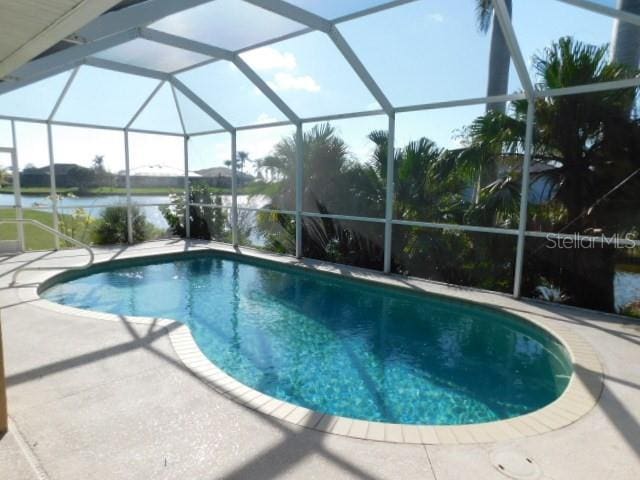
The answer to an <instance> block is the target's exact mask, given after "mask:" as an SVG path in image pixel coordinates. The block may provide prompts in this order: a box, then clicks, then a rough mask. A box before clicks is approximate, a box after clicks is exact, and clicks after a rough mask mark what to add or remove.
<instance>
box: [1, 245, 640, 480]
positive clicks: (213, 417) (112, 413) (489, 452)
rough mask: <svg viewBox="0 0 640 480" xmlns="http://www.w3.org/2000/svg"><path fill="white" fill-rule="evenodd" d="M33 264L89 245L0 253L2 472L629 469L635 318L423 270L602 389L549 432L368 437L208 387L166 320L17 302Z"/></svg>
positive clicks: (635, 404)
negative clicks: (487, 306) (506, 320)
mask: <svg viewBox="0 0 640 480" xmlns="http://www.w3.org/2000/svg"><path fill="white" fill-rule="evenodd" d="M210 245H215V246H216V248H223V249H227V250H228V249H229V247H228V246H225V247H222V246H220V245H218V244H210ZM207 246H208V245H206V244H205V245H203V244H193V246H192V247H190V246H188V245H186V244H185V243H184V242H181V241H160V242H149V243H146V244H142V245H138V246H134V247H129V248H123V249H96V253H97V258H98V260H102V261H105V260H110V259H114V258H126V257H130V256H139V255H146V254H151V255H153V254H160V253H165V252H179V251H184V250H188V249H190V248H193V247H195V248H202V247H207ZM30 261H33V262H37V263H33V265H42V264H48V265H50V266H52V267H67V266H70V265H74V264H75V265H80V264H82V263H83V262H85V261H86V254H84V253H80V252H78V251H63V252H56V253H46V254H45V253H44V252H34V253H28V254H23V255H21V256H19V257H13V258H8V259H5V260H4V261H2V262H0V305H1V306H2V326H3V335H4V343H5V357H6V358H5V364H6V369H7V383H8V386H9V390H8V393H9V414H10V417H11V422H10V430H9V433H8V434H7V435H5V436H4V437H3V438H2V439H0V478H3V479H4V478H9V479H13V478H15V479H29V478H54V479H55V478H64V479H67V478H83V479H85V478H141V479H147V478H190V479H191V478H274V477H279V478H280V477H282V478H372V479H374V478H375V479H377V478H394V479H398V478H422V479H429V478H437V479H454V478H462V479H464V478H471V479H485V478H487V479H492V478H496V479H499V478H502V479H504V478H508V477H505V475H504V474H503V473H501V472H500V471H499V470H498V468H497V467H495V466H494V464H493V463H496V462H497V461H498V460H500V459H503V460H504V459H506V461H504V462H503V463H505V465H506V467H507V469H509V468H510V467H513V469H514V470H515V469H516V468H517V467H520V468H523V469H524V470H523V472H524V471H525V470H529V471H530V472H533V473H532V474H531V475H533V476H530V477H527V478H554V479H564V478H581V479H589V478H594V479H604V478H607V479H609V478H612V479H614V478H615V479H625V478H629V479H632V478H633V479H636V478H638V477H640V322H633V321H632V320H631V319H626V318H624V317H616V316H608V315H602V314H597V313H594V312H588V311H583V310H578V309H571V308H563V307H558V306H552V305H547V304H541V303H537V302H519V301H515V300H513V299H511V298H509V297H507V296H504V295H498V294H490V293H486V292H479V291H476V290H471V289H465V288H457V287H449V286H443V285H439V284H433V283H428V282H420V284H421V285H422V284H425V285H427V287H426V288H427V289H428V290H430V291H434V292H437V293H446V294H450V295H453V296H462V297H464V298H468V299H477V300H481V301H484V302H488V303H492V304H494V305H498V306H502V307H503V308H505V309H507V310H511V311H514V312H515V313H520V314H523V313H526V314H527V315H536V316H538V317H540V319H541V321H542V322H544V323H546V324H548V325H550V326H551V328H557V329H558V330H567V331H569V332H570V334H575V335H576V336H577V337H579V338H584V339H585V340H586V343H587V344H588V345H591V348H593V350H594V351H595V353H596V356H597V358H598V359H599V363H601V364H602V367H603V370H604V389H603V390H602V393H601V394H600V393H599V392H596V391H594V393H593V395H594V396H595V397H597V398H594V399H593V401H594V402H595V401H597V404H595V407H593V408H591V409H590V410H589V411H588V413H586V414H585V415H583V416H581V417H580V418H579V419H577V420H575V421H572V423H570V424H569V425H567V426H564V427H563V428H560V429H557V430H554V431H549V432H547V433H540V434H532V435H531V436H522V437H521V438H511V439H507V438H508V437H500V436H499V435H498V436H496V437H495V438H487V439H484V442H483V443H469V444H465V443H464V442H465V439H464V438H457V437H454V438H452V439H451V441H450V442H427V443H429V444H427V445H422V444H401V443H390V442H376V441H371V440H364V439H356V438H348V437H344V436H340V435H335V434H331V433H326V432H320V431H316V430H312V429H308V428H303V427H301V426H299V425H296V424H293V423H290V422H283V421H280V420H278V419H275V418H273V417H270V416H266V415H264V414H262V413H259V412H257V411H254V410H251V409H250V408H246V407H243V406H241V405H240V404H238V403H237V402H235V401H233V400H231V399H229V398H227V397H225V396H224V395H221V394H220V393H218V392H217V391H215V390H214V389H212V388H210V386H209V385H207V384H206V383H205V382H203V381H201V379H200V378H197V377H196V376H195V375H194V374H193V372H192V371H191V370H189V369H188V368H186V367H185V365H184V364H183V363H182V362H181V360H180V357H179V356H178V355H177V354H176V350H175V349H174V346H173V345H172V343H171V340H170V336H171V335H175V334H176V332H177V330H178V328H176V327H174V326H173V325H175V324H167V323H166V322H163V321H160V320H158V321H156V322H153V321H152V322H137V321H136V320H135V319H126V318H120V319H116V321H114V319H113V318H111V319H108V320H107V319H106V318H105V319H102V320H101V319H98V318H95V317H96V315H95V314H90V313H85V312H82V311H78V310H73V311H71V309H68V310H65V309H64V308H61V309H52V308H50V305H45V303H49V302H45V301H42V300H37V299H33V298H30V297H29V295H27V294H26V292H28V291H33V289H34V286H35V285H37V284H38V283H39V282H41V281H42V279H43V278H46V277H49V276H51V273H52V271H24V272H22V273H20V275H19V277H18V287H17V288H10V287H9V283H10V281H11V271H12V269H15V268H16V267H17V266H19V265H21V264H22V263H24V262H30ZM341 269H342V267H341ZM61 270H63V268H61V269H60V271H61ZM343 270H344V272H343V273H349V269H347V268H345V269H343ZM176 348H178V347H176ZM178 350H179V348H178ZM526 458H529V459H530V460H531V461H532V462H533V463H532V464H527V465H524V463H522V462H525V463H527V462H526V461H525V459H526ZM516 464H517V465H516ZM523 465H524V466H523ZM530 465H533V466H530ZM534 467H535V468H534ZM536 471H537V472H538V474H537V476H536ZM5 472H6V473H8V476H7V475H5Z"/></svg>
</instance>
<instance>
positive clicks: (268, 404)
mask: <svg viewBox="0 0 640 480" xmlns="http://www.w3.org/2000/svg"><path fill="white" fill-rule="evenodd" d="M207 249H211V248H207ZM213 250H214V251H215V250H216V249H213ZM223 252H225V253H229V251H228V250H226V249H225V250H223ZM166 253H167V252H159V253H158V254H157V255H158V256H160V255H164V254H166ZM247 253H249V255H248V256H252V257H254V258H260V259H263V260H276V262H277V263H288V264H293V262H291V261H289V260H288V259H286V260H285V261H284V262H283V259H282V257H280V256H272V255H269V254H266V253H263V252H255V251H250V252H247ZM141 256H145V257H148V256H156V255H149V254H148V253H145V254H144V255H139V256H138V255H131V256H129V255H127V258H139V257H141ZM241 256H242V255H241ZM104 261H109V260H103V261H99V262H97V263H103V262H104ZM304 267H305V268H318V269H322V270H324V271H333V273H335V274H338V275H345V276H346V274H345V273H344V271H345V269H347V271H348V272H349V276H351V277H352V278H356V277H358V276H361V277H362V278H363V277H365V276H366V278H365V279H366V280H367V281H375V282H377V283H379V284H381V285H389V284H394V285H396V286H398V285H399V286H401V287H404V288H407V285H404V284H403V282H399V281H397V280H395V281H394V279H393V277H388V276H384V275H382V274H376V273H371V272H366V274H365V275H362V274H361V273H359V271H358V269H350V268H348V267H343V266H340V268H339V269H336V268H335V266H332V265H331V264H323V263H321V262H314V265H308V264H307V265H304ZM336 270H337V271H336ZM59 274H60V272H54V273H52V272H48V274H47V275H46V278H43V279H42V280H41V282H39V285H38V286H33V287H29V288H18V289H17V290H18V292H17V294H18V298H19V299H20V300H22V301H29V302H34V305H35V306H38V307H39V308H43V309H47V310H52V311H56V312H58V313H66V314H70V315H75V316H82V317H88V318H94V319H101V320H111V321H118V322H122V321H127V322H132V323H143V324H151V323H153V324H155V325H159V326H162V327H164V328H166V329H167V331H168V334H169V338H170V340H171V344H172V346H173V348H174V350H175V352H176V354H177V356H178V357H179V358H180V360H181V361H182V362H183V363H184V365H185V366H186V367H187V368H189V369H190V370H191V371H192V372H193V373H194V374H195V375H196V376H197V377H199V378H200V379H202V380H203V381H205V382H206V383H207V384H209V385H210V386H212V387H213V388H214V389H215V390H216V391H218V392H219V393H221V394H223V395H225V396H226V397H228V398H230V399H233V400H234V401H236V402H237V403H239V404H241V405H244V406H245V407H247V408H250V409H252V410H255V411H258V412H260V413H263V414H266V415H270V416H272V417H275V418H277V419H279V420H283V421H285V422H289V423H293V424H296V425H299V426H302V427H306V428H311V429H315V430H319V431H322V432H326V433H332V434H337V435H343V436H348V437H353V438H359V439H366V440H375V441H385V442H393V443H411V444H473V443H488V442H500V441H505V440H512V439H517V438H523V437H529V436H533V435H539V434H542V433H546V432H550V431H553V430H558V429H560V428H563V427H565V426H567V425H570V424H571V423H573V422H575V421H576V420H578V419H580V418H581V417H583V416H584V415H586V414H587V413H588V412H589V411H590V410H591V409H592V408H593V407H594V406H595V405H596V404H597V402H598V399H599V397H600V394H601V392H602V388H603V369H602V365H601V363H600V360H599V359H598V356H597V354H596V353H595V351H594V350H593V349H592V347H591V346H590V345H589V344H588V343H587V342H586V341H585V340H583V339H582V338H581V337H580V336H578V335H577V334H576V333H574V332H573V331H572V330H571V329H569V328H568V327H566V326H564V325H561V324H558V322H554V325H551V324H550V322H549V321H548V319H546V318H544V317H541V316H536V315H535V313H528V312H523V311H522V309H519V311H518V313H517V315H518V316H520V317H521V318H523V319H524V320H526V321H529V322H531V323H533V324H535V325H537V326H539V327H541V328H543V329H544V330H546V331H547V332H549V333H550V334H552V335H553V336H554V337H555V338H556V339H558V340H559V341H561V343H562V344H563V345H564V346H565V348H566V349H567V352H568V353H569V355H570V357H571V360H572V363H573V369H574V372H573V375H572V377H571V380H570V382H569V384H568V385H567V388H566V389H565V391H564V392H563V393H562V395H561V396H560V397H559V398H557V399H556V400H555V401H554V402H552V403H551V404H549V405H547V406H545V407H543V408H541V409H539V410H536V411H534V412H531V413H529V414H526V415H521V416H518V417H514V418H510V419H505V420H498V421H494V422H488V423H479V424H469V425H447V426H440V425H433V426H432V425H401V424H391V423H382V422H372V421H365V420H356V419H351V418H346V417H339V416H333V415H328V414H322V413H319V412H314V411H312V410H310V409H307V408H305V407H301V406H298V405H294V404H291V403H288V402H285V401H282V400H279V399H276V398H274V397H271V396H269V395H266V394H264V393H262V392H259V391H257V390H254V389H252V388H251V387H248V386H246V385H244V384H242V383H240V382H238V381H237V380H235V379H234V378H233V377H231V376H230V375H228V374H227V373H225V372H224V371H223V370H221V369H220V368H218V367H217V366H216V365H215V364H213V363H212V362H211V361H210V360H209V359H208V358H207V357H206V356H205V355H204V354H203V353H202V352H201V351H200V349H199V347H198V346H197V344H196V342H195V340H194V339H193V337H192V335H191V332H190V330H189V328H188V327H187V326H185V325H183V324H181V323H179V322H177V321H175V320H171V319H158V318H148V317H129V316H120V315H115V314H109V313H99V312H92V311H88V310H84V309H78V308H74V307H68V306H64V305H59V304H56V303H52V302H49V301H47V300H44V299H41V298H40V296H39V294H38V292H39V290H40V288H41V285H43V284H46V283H49V281H51V279H53V278H54V277H56V276H58V275H59ZM378 277H379V278H378ZM411 284H412V286H413V287H416V286H419V288H420V289H421V290H423V291H424V292H425V293H436V294H439V295H446V296H448V297H450V298H458V297H459V295H460V292H459V291H458V292H456V291H455V290H456V289H455V288H451V292H449V294H448V295H447V293H446V292H443V285H436V287H437V288H432V287H434V286H433V285H431V284H430V282H427V281H424V282H421V281H412V282H411ZM444 287H445V289H446V286H444ZM471 292H473V293H474V295H473V296H474V297H476V298H474V301H476V302H481V298H482V296H483V295H485V296H488V295H490V294H488V293H486V292H481V291H474V290H471ZM486 300H493V301H495V298H491V299H489V298H487V299H486ZM508 303H510V302H508ZM486 304H487V302H486V301H485V305H486ZM522 306H523V308H528V309H533V310H535V308H533V307H531V306H530V305H526V304H522ZM499 307H500V308H504V309H507V310H508V309H509V307H508V306H505V305H500V306H499ZM512 313H513V312H512Z"/></svg>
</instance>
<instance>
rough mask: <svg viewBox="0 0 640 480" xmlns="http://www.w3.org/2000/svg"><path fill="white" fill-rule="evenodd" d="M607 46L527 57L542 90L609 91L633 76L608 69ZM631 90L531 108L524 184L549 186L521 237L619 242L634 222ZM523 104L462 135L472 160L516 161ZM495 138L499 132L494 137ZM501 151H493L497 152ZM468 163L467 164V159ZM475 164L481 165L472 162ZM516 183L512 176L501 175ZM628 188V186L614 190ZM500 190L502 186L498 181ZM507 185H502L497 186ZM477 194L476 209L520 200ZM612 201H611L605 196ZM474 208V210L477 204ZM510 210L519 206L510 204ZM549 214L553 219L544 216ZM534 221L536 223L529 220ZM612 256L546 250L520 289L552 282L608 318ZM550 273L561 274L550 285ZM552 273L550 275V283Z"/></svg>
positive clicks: (639, 142)
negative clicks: (607, 85) (587, 87)
mask: <svg viewBox="0 0 640 480" xmlns="http://www.w3.org/2000/svg"><path fill="white" fill-rule="evenodd" d="M606 54H607V46H606V45H605V46H601V47H597V46H593V45H586V44H583V43H581V42H577V41H574V40H573V39H571V38H562V39H560V40H559V41H558V42H555V43H554V44H553V45H552V46H551V47H549V48H547V49H545V51H544V53H543V54H542V55H541V56H536V57H534V67H535V71H536V74H537V76H538V81H539V83H540V84H541V86H542V88H544V89H555V88H563V87H569V86H574V85H580V84H585V83H597V82H604V81H615V80H620V79H622V78H629V77H630V76H633V75H635V74H637V71H634V70H631V69H630V68H629V67H627V66H625V65H620V64H615V63H608V62H607V56H606ZM635 94H636V89H633V88H631V89H622V90H612V91H604V92H595V93H588V94H580V95H568V96H562V97H554V98H539V99H537V100H536V125H535V129H534V140H535V149H534V154H533V158H532V165H533V166H534V167H536V166H538V167H540V168H534V170H533V172H534V173H532V181H533V182H535V181H536V180H543V181H544V182H545V183H546V184H547V185H550V188H549V191H550V201H549V202H548V203H547V204H545V205H542V206H540V207H538V208H537V210H538V212H536V211H535V210H536V209H535V208H534V211H533V212H532V216H531V218H532V220H531V224H530V225H529V227H528V228H529V229H533V230H543V231H549V230H551V231H561V232H563V233H576V234H583V235H598V234H600V233H605V234H608V235H611V234H612V233H617V234H625V233H627V232H629V231H631V230H633V228H634V227H635V226H636V225H637V224H638V222H640V198H639V197H638V194H637V192H638V191H640V175H635V174H636V173H638V172H640V161H639V160H638V158H640V156H639V152H640V122H639V121H638V120H637V119H631V118H629V115H628V112H629V109H630V107H631V105H632V104H633V101H634V98H635ZM526 109H527V105H526V101H518V102H514V106H513V112H511V115H505V114H501V113H498V112H489V113H488V114H487V115H485V116H484V117H480V118H478V119H477V120H476V121H475V122H474V124H473V125H472V126H471V128H470V130H469V131H470V136H471V138H470V142H471V145H472V151H475V152H484V153H486V152H491V151H492V149H493V151H494V152H495V154H500V155H516V156H517V155H521V152H522V151H523V148H524V132H525V118H526ZM497 132H500V133H499V134H498V133H497ZM496 143H501V144H502V147H501V150H500V149H498V150H496ZM469 155H470V154H469ZM471 157H472V158H475V160H476V161H480V160H481V157H479V156H478V155H476V156H475V157H473V156H471ZM519 176H520V172H519V171H518V169H517V168H515V169H512V170H511V171H510V172H507V173H506V174H505V179H506V178H507V177H511V178H516V179H518V177H519ZM627 178H629V179H630V181H624V182H621V180H623V179H627ZM503 181H504V179H503ZM508 185H510V183H509V182H506V181H504V186H505V187H506V186H508ZM496 187H497V186H496V184H494V185H490V186H489V187H485V188H484V189H483V192H482V193H483V201H485V202H486V201H490V200H491V199H495V196H496V195H501V196H502V197H503V198H506V197H508V196H509V193H510V194H511V196H514V195H515V196H519V191H518V190H514V189H510V190H509V189H505V188H496ZM612 192H615V193H614V194H613V195H612ZM481 203H482V202H481ZM511 203H512V205H514V208H515V205H517V203H518V202H516V201H513V202H511ZM551 211H555V212H556V213H555V214H554V215H553V216H550V215H549V213H550V212H551ZM538 213H541V215H539V216H538V215H537V214H538ZM614 254H615V251H614V249H613V248H612V247H610V246H607V245H602V247H600V248H597V249H581V248H572V249H565V250H558V249H544V250H543V251H542V252H540V251H536V252H534V253H532V254H530V255H529V256H528V258H529V263H528V268H526V269H525V271H526V275H527V276H526V278H525V282H528V283H529V285H528V288H529V289H530V290H532V289H533V288H535V285H534V283H535V282H536V281H537V279H538V278H539V275H536V273H540V272H544V273H546V274H548V275H556V277H557V281H559V282H560V284H561V286H562V287H563V288H565V289H566V290H567V292H568V293H569V296H570V298H571V302H572V303H574V304H577V305H580V306H584V307H589V308H595V309H599V310H606V311H612V310H613V305H614V298H613V293H614V292H613V276H614V274H615V263H614ZM558 269H560V271H561V273H560V274H559V276H558V273H557V272H558ZM554 272H555V273H554Z"/></svg>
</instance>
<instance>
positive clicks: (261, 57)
mask: <svg viewBox="0 0 640 480" xmlns="http://www.w3.org/2000/svg"><path fill="white" fill-rule="evenodd" d="M240 56H241V57H242V59H243V60H244V61H245V62H247V63H248V64H249V66H250V67H251V68H253V69H255V70H275V69H280V70H293V69H294V68H296V65H297V62H296V57H295V55H294V54H293V53H289V52H280V51H278V50H276V49H275V48H273V47H262V48H256V49H255V50H251V51H250V52H246V53H243V54H242V55H240Z"/></svg>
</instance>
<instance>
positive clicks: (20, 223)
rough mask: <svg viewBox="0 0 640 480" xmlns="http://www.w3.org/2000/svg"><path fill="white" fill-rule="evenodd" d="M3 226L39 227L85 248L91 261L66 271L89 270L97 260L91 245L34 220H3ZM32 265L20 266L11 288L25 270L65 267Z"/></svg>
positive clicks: (0, 223)
mask: <svg viewBox="0 0 640 480" xmlns="http://www.w3.org/2000/svg"><path fill="white" fill-rule="evenodd" d="M3 224H15V225H18V226H19V227H23V226H24V225H25V224H27V225H33V226H34V227H37V228H39V229H41V230H44V231H45V232H48V233H50V234H52V235H53V236H54V237H57V238H60V239H62V240H64V241H65V242H69V243H71V244H73V245H76V246H77V247H80V248H83V249H85V250H86V251H87V252H88V253H89V261H88V262H87V263H86V264H85V265H79V266H78V265H76V266H71V267H64V268H65V269H66V270H84V269H86V268H89V267H90V266H92V265H93V263H94V260H95V255H94V253H93V250H92V249H91V247H90V246H89V245H87V244H86V243H83V242H81V241H80V240H76V239H75V238H73V237H70V236H69V235H66V234H64V233H62V232H60V231H58V230H56V229H54V228H51V227H49V226H48V225H45V224H44V223H42V222H39V221H37V220H32V219H30V218H16V219H7V218H1V219H0V225H3ZM22 250H24V244H23V245H22ZM29 264H30V262H27V263H25V264H23V265H21V266H19V267H18V268H16V269H15V270H14V272H13V276H12V278H11V284H10V285H11V286H14V285H15V284H16V278H17V277H18V274H19V273H20V272H24V271H25V270H36V271H37V270H59V269H61V268H63V267H42V266H40V267H29V266H28V265H29Z"/></svg>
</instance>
